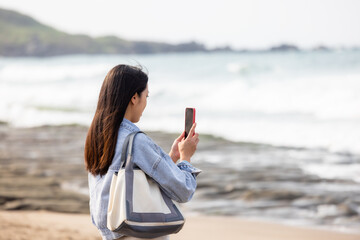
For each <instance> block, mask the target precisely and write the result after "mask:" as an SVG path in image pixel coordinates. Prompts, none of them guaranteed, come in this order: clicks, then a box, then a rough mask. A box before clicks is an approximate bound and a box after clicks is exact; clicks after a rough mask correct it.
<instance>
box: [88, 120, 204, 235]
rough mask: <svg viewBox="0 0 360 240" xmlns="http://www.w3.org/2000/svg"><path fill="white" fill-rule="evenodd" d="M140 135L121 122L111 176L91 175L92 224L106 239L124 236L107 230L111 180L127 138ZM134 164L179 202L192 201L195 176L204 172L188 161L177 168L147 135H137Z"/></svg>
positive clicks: (89, 178) (133, 126) (179, 164)
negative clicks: (131, 134) (130, 135)
mask: <svg viewBox="0 0 360 240" xmlns="http://www.w3.org/2000/svg"><path fill="white" fill-rule="evenodd" d="M135 131H140V130H139V128H138V127H137V126H136V125H135V124H133V123H132V122H130V121H129V120H127V119H125V118H124V120H123V121H122V123H121V125H120V128H119V133H118V138H117V143H116V149H115V155H114V158H113V161H112V163H111V165H110V167H109V170H108V172H107V173H106V174H105V175H104V176H102V177H100V176H99V175H97V176H93V175H92V174H91V173H89V174H88V181H89V192H90V202H89V205H90V215H91V219H92V222H93V224H94V225H95V226H96V227H97V228H98V229H99V231H100V234H101V236H102V238H103V239H116V238H120V237H122V235H121V234H118V233H114V232H112V231H110V230H109V229H108V228H107V227H106V218H107V208H108V201H109V191H110V184H111V179H112V176H113V174H114V172H117V171H119V168H120V157H121V151H122V145H123V143H124V140H125V138H126V136H127V135H129V134H130V133H132V132H135ZM133 161H134V163H135V165H137V166H138V167H139V168H141V169H142V170H143V171H144V172H145V173H146V174H147V175H149V176H150V177H152V178H153V179H154V180H155V181H156V182H158V183H159V185H160V187H161V188H162V189H163V190H164V192H165V193H166V194H167V195H168V196H169V197H170V198H172V199H173V200H175V201H177V202H187V201H189V200H190V199H191V198H192V196H193V194H194V192H195V189H196V176H197V175H198V174H199V173H200V172H201V170H199V169H197V168H195V167H193V166H192V165H191V164H190V163H189V162H187V161H181V160H180V161H179V163H177V164H174V163H173V161H172V159H171V158H170V156H169V155H168V154H167V153H165V152H164V151H163V150H162V149H161V148H160V147H159V146H158V145H156V144H155V143H154V142H153V141H152V140H151V139H150V138H149V137H148V136H146V135H145V134H142V133H140V134H137V135H136V137H135V139H134V143H133Z"/></svg>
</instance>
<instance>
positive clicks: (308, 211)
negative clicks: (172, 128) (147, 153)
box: [0, 124, 360, 232]
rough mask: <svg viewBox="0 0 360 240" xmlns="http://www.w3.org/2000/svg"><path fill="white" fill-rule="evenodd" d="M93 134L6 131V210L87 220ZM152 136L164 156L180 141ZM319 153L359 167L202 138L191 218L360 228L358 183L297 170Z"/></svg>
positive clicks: (0, 187) (80, 129)
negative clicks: (88, 142)
mask: <svg viewBox="0 0 360 240" xmlns="http://www.w3.org/2000/svg"><path fill="white" fill-rule="evenodd" d="M86 133H87V128H86V127H84V126H79V125H65V126H42V127H36V128H12V127H9V126H8V125H1V124H0V136H1V137H2V139H3V141H0V164H1V168H0V176H1V178H0V211H1V210H10V211H11V210H19V211H24V210H27V211H36V210H46V211H53V212H62V213H64V212H66V213H74V214H75V213H76V214H77V213H82V214H87V213H88V212H89V207H88V201H89V199H88V198H89V197H88V195H86V194H87V191H88V186H87V172H86V170H85V167H84V159H83V147H84V140H85V137H86ZM148 135H149V136H150V137H151V138H153V139H154V141H155V142H156V143H158V144H159V145H160V146H161V147H162V148H163V149H164V150H165V151H168V150H169V149H170V147H171V144H172V141H173V139H175V138H176V137H177V135H176V134H170V133H164V132H148ZM313 154H316V156H317V157H318V158H319V159H326V158H329V157H336V159H339V160H343V158H345V160H346V161H345V162H351V161H354V160H356V159H354V158H352V157H351V156H333V155H326V154H325V155H324V153H322V152H309V151H308V150H306V149H302V150H294V149H292V150H291V151H289V149H281V148H275V147H270V146H265V145H261V146H260V145H251V144H237V143H232V142H229V141H226V140H224V139H220V138H213V137H211V136H210V137H205V138H201V141H200V144H199V146H198V152H197V153H196V156H195V157H194V159H193V163H194V166H196V167H198V168H200V169H202V170H203V173H202V174H201V175H200V177H199V178H198V181H197V182H198V189H197V191H196V193H195V195H194V198H193V199H192V201H191V202H190V203H189V204H186V205H185V206H184V207H185V211H184V213H198V214H201V215H204V216H209V217H210V218H211V217H212V216H215V217H218V216H226V217H227V216H229V217H243V218H246V219H249V218H257V220H259V221H263V220H264V219H265V221H267V220H269V221H267V222H270V223H272V222H273V223H281V222H282V221H287V222H291V223H293V224H294V225H295V226H300V227H301V226H305V227H306V226H307V225H310V226H316V227H318V226H319V228H325V229H331V230H333V229H334V230H335V231H336V232H340V231H341V228H349V230H350V231H351V230H352V229H355V230H357V229H359V226H360V212H359V209H358V206H359V204H360V198H358V193H359V191H360V186H359V185H358V183H355V182H352V181H347V180H336V179H326V178H320V177H318V176H316V175H313V174H308V173H307V172H305V171H303V170H302V169H301V168H300V167H299V166H294V165H292V164H291V162H294V161H298V160H304V159H303V157H304V156H306V157H308V156H315V155H313ZM297 156H299V157H300V158H297ZM281 159H286V162H282V161H281ZM305 160H306V161H307V159H305ZM222 163H224V164H222ZM305 165H306V163H305ZM339 189H341V191H340V192H339ZM339 193H341V194H339ZM258 216H261V217H262V219H259V218H258ZM272 219H273V220H272ZM339 229H340V230H339Z"/></svg>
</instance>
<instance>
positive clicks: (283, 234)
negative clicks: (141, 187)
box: [0, 211, 360, 240]
mask: <svg viewBox="0 0 360 240" xmlns="http://www.w3.org/2000/svg"><path fill="white" fill-rule="evenodd" d="M0 230H1V233H2V234H1V235H0V239H2V240H5V239H9V240H10V239H30V238H33V237H36V239H39V240H43V239H44V240H45V239H74V238H76V239H80V240H82V239H84V240H85V239H93V240H100V239H101V237H100V235H99V233H98V230H97V229H96V227H95V226H93V225H92V223H91V219H90V216H89V215H88V214H70V213H54V212H49V211H0ZM220 238H222V239H226V240H231V239H246V240H260V239H262V240H304V239H306V240H357V239H360V233H359V234H354V233H340V232H336V231H332V230H320V229H313V228H309V227H297V226H296V227H295V226H288V225H284V224H278V223H270V222H265V221H258V220H249V219H246V218H238V217H216V216H211V217H210V216H204V215H196V216H195V215H192V216H186V223H185V225H184V228H183V229H182V230H181V231H180V232H179V233H178V234H173V235H170V239H171V240H180V239H181V240H183V239H189V240H192V239H196V240H201V239H206V240H213V239H214V240H215V239H220Z"/></svg>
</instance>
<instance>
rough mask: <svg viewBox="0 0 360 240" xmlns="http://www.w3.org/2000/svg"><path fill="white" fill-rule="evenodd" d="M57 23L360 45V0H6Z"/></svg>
mask: <svg viewBox="0 0 360 240" xmlns="http://www.w3.org/2000/svg"><path fill="white" fill-rule="evenodd" d="M0 8H6V9H11V10H15V11H19V12H21V13H24V14H27V15H30V16H32V17H34V18H35V19H37V20H38V21H40V22H42V23H45V24H47V25H50V26H52V27H55V28H57V29H59V30H62V31H66V32H69V33H76V34H88V35H91V36H104V35H115V36H118V37H121V38H125V39H128V40H148V41H160V42H169V43H181V42H188V41H197V42H200V43H204V44H205V45H206V46H207V47H209V48H212V47H216V46H219V47H221V46H225V45H229V46H231V47H233V48H235V49H243V48H249V49H262V48H267V47H270V46H274V45H278V44H281V43H289V44H295V45H298V46H300V47H302V48H311V47H315V46H318V45H327V46H330V47H352V46H360V1H359V0H221V1H219V0H216V1H214V0H181V1H171V0H128V1H121V0H101V1H100V0H61V1H49V0H31V1H24V0H0Z"/></svg>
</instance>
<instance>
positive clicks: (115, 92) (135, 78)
mask: <svg viewBox="0 0 360 240" xmlns="http://www.w3.org/2000/svg"><path fill="white" fill-rule="evenodd" d="M147 82H148V76H147V74H145V73H144V72H143V71H142V68H141V67H133V66H129V65H122V64H121V65H117V66H115V67H114V68H113V69H111V70H110V71H109V72H108V74H107V75H106V77H105V79H104V82H103V84H102V86H101V90H100V94H99V101H98V104H97V108H96V112H95V116H94V119H93V121H92V123H91V125H90V128H89V131H88V134H87V137H86V142H85V151H84V156H85V165H86V170H88V171H89V172H90V173H92V174H93V175H98V174H100V175H101V176H103V175H105V174H106V173H107V171H108V169H109V166H110V164H111V162H112V159H113V157H114V155H115V147H116V141H117V136H118V130H119V127H120V123H121V122H122V121H123V119H124V115H125V111H126V108H127V106H128V104H129V102H130V100H131V98H132V96H134V95H135V94H136V93H138V94H139V96H141V92H143V91H144V90H145V89H146V85H147Z"/></svg>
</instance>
